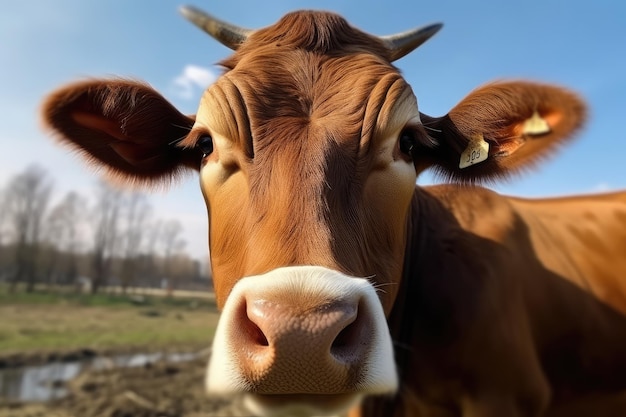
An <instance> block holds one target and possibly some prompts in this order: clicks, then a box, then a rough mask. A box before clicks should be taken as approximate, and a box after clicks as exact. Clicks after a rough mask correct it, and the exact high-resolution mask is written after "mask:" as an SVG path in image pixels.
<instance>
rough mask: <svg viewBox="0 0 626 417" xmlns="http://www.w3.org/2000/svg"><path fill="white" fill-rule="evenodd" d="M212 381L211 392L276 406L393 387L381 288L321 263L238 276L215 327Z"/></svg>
mask: <svg viewBox="0 0 626 417" xmlns="http://www.w3.org/2000/svg"><path fill="white" fill-rule="evenodd" d="M206 382H207V390H208V392H209V393H212V394H235V393H244V394H245V395H246V398H248V399H249V400H250V401H254V402H255V403H256V404H257V405H258V406H260V407H269V408H271V409H273V407H274V406H278V405H280V404H282V403H285V402H289V403H293V402H298V403H300V402H302V403H306V404H309V405H310V406H312V407H314V408H316V407H317V402H325V403H328V404H330V403H334V401H336V400H338V399H341V398H344V397H345V398H348V397H350V398H353V399H354V398H356V397H358V396H361V395H366V394H386V393H391V392H394V391H395V390H396V389H397V386H398V380H397V373H396V370H395V364H394V360H393V347H392V345H391V338H390V335H389V330H388V328H387V323H386V319H385V314H384V312H383V309H382V306H381V304H380V300H379V299H378V295H377V293H376V289H375V288H374V287H373V286H372V285H371V284H370V283H369V282H368V280H366V279H362V278H355V277H350V276H348V275H345V274H343V273H341V272H338V271H334V270H331V269H328V268H324V267H320V266H291V267H284V268H277V269H274V270H272V271H269V272H267V273H265V274H263V275H256V276H249V277H244V278H242V279H240V280H239V281H238V282H237V283H236V284H235V285H234V286H233V288H232V290H231V292H230V294H229V295H228V299H227V300H226V303H225V305H224V308H223V311H222V315H221V317H220V321H219V323H218V326H217V329H216V331H215V337H214V339H213V349H212V354H211V359H210V361H209V366H208V372H207V376H206ZM303 396H304V397H303ZM329 396H330V397H332V398H333V399H332V400H331V399H330V397H329ZM305 397H306V398H305ZM324 398H325V399H324ZM345 398H344V399H345ZM251 399H254V400H251ZM268 402H269V403H272V404H273V405H271V406H270V405H268ZM316 409H317V408H316ZM259 414H263V413H259ZM265 414H271V413H269V412H268V413H265Z"/></svg>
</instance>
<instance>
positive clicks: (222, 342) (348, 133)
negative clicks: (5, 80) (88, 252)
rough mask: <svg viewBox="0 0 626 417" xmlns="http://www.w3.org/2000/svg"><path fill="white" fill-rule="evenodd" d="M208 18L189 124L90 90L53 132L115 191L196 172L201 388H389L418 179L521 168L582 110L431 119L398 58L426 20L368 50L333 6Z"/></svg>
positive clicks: (306, 401)
mask: <svg viewBox="0 0 626 417" xmlns="http://www.w3.org/2000/svg"><path fill="white" fill-rule="evenodd" d="M207 19H208V18H207V17H206V16H202V15H200V17H198V16H197V15H194V17H193V20H194V21H195V22H196V23H199V24H200V25H201V26H203V27H207V28H208V30H209V32H211V33H212V34H213V35H214V36H217V37H218V38H221V39H220V40H221V41H223V42H224V40H225V39H226V41H225V42H224V43H226V44H228V45H229V46H231V47H234V49H236V52H235V54H234V55H233V56H232V57H231V58H229V59H228V60H226V61H225V62H224V63H223V64H224V66H225V68H226V71H225V73H224V75H223V76H222V77H221V78H220V79H219V80H218V81H217V82H216V83H215V84H214V85H213V86H211V87H210V88H209V89H208V90H207V91H206V92H205V94H204V95H203V97H202V100H201V103H200V106H199V108H198V111H197V115H196V116H195V117H189V116H185V115H183V114H181V113H179V112H178V111H177V110H176V109H174V108H173V107H172V106H171V104H170V103H168V102H167V101H166V100H165V99H164V98H163V97H162V96H160V95H159V94H158V93H157V92H156V91H154V90H153V89H151V88H150V87H148V86H146V85H145V84H141V83H138V82H134V81H125V80H121V79H112V80H89V81H85V82H79V83H75V84H71V85H68V86H66V87H64V88H61V89H59V90H58V91H56V92H55V93H53V94H51V95H50V96H49V97H48V99H47V101H46V103H45V104H44V108H43V115H44V120H45V122H46V124H47V126H48V127H49V128H50V129H51V130H53V131H54V132H55V133H57V134H58V136H59V137H60V139H61V140H62V141H63V142H64V143H66V144H69V145H71V146H73V147H74V148H75V149H78V150H80V151H81V152H82V153H83V154H84V155H86V159H87V160H88V161H89V163H90V164H99V165H100V166H101V167H105V168H106V169H107V170H108V172H110V173H113V174H114V176H115V178H117V179H118V180H119V179H121V180H123V181H125V182H131V183H135V184H136V183H138V182H140V183H141V182H148V183H155V182H167V181H170V180H171V179H172V177H175V176H176V174H177V173H178V172H180V171H181V170H182V169H189V168H191V169H195V170H199V173H200V181H201V187H202V192H203V194H204V196H205V199H206V203H207V207H208V211H209V216H210V248H211V262H212V267H213V274H214V277H213V278H214V282H215V290H216V295H217V300H218V304H219V306H220V307H221V308H222V309H223V314H222V317H221V318H220V323H219V326H218V330H217V332H216V336H215V340H214V346H213V355H212V358H211V363H210V366H209V372H208V374H207V381H208V386H209V390H210V391H212V392H222V393H223V392H228V393H245V394H246V395H247V399H248V403H249V404H250V405H251V407H252V408H253V410H254V411H256V412H258V413H259V414H263V415H278V414H281V413H283V414H285V415H297V414H298V413H300V414H303V413H308V414H330V413H336V412H338V411H339V410H342V409H344V408H346V407H348V406H349V405H350V404H353V403H355V402H356V401H358V400H359V398H361V397H362V396H364V395H367V394H374V393H389V392H393V391H395V390H396V388H397V386H398V381H397V375H396V371H395V367H394V359H393V349H392V343H391V338H390V335H389V331H388V328H387V325H386V321H385V315H386V314H388V313H389V312H390V310H391V309H392V307H393V304H394V299H395V298H396V297H397V292H398V289H399V281H400V280H401V279H420V277H419V276H415V277H401V274H402V266H403V262H404V258H405V250H404V245H405V240H406V239H407V233H409V232H410V233H419V232H420V231H418V230H415V229H411V230H408V229H407V228H406V225H407V221H408V216H409V213H410V216H412V217H411V223H419V224H426V221H419V222H413V220H416V219H415V217H416V216H419V215H420V211H419V208H418V207H417V202H419V199H418V197H416V196H417V194H414V187H415V180H416V176H417V174H418V173H419V172H420V171H421V170H422V169H424V168H428V167H430V166H434V167H436V168H437V169H439V170H440V171H441V172H443V173H444V174H445V175H447V176H449V177H451V178H460V179H466V180H475V179H482V178H487V177H497V176H502V175H506V174H508V173H510V172H514V171H515V170H517V169H519V168H523V167H525V166H528V165H529V164H531V163H532V162H534V161H536V160H538V159H539V158H541V157H542V156H544V155H545V154H546V153H547V152H548V151H550V150H552V149H554V148H555V146H556V145H558V144H559V143H561V142H562V141H563V140H565V139H566V138H568V137H570V136H571V133H572V132H574V131H575V130H576V129H577V128H578V127H579V126H580V125H581V123H582V120H583V116H584V105H583V103H582V102H581V101H580V100H579V99H578V98H577V97H576V96H575V95H574V94H572V93H570V92H568V91H565V90H563V89H560V88H558V87H553V86H547V85H541V84H532V83H526V82H511V83H496V84H491V85H487V86H485V87H483V88H481V89H478V90H476V91H474V92H472V93H471V94H470V95H469V96H468V97H467V98H466V99H464V100H463V101H461V102H460V103H459V104H458V105H457V106H456V107H455V108H453V109H452V110H451V111H450V112H449V113H448V114H447V115H445V116H443V117H441V118H431V117H428V116H426V115H424V114H421V113H419V112H418V109H417V104H416V100H415V97H414V96H413V93H412V92H411V89H410V87H409V86H408V85H407V84H406V83H405V81H404V79H403V78H402V77H401V76H400V75H399V73H398V71H397V70H396V69H395V67H393V65H392V64H391V61H393V60H394V59H397V58H399V57H401V56H402V55H404V54H406V53H408V52H409V51H410V50H411V49H413V48H414V47H416V46H418V45H419V44H420V43H422V42H423V41H424V40H426V39H427V38H428V37H429V36H430V35H432V34H433V33H434V31H436V30H437V29H438V26H436V25H435V26H431V27H429V28H427V29H426V30H418V31H414V32H411V33H409V34H408V35H407V34H403V35H402V36H399V37H396V36H393V37H388V38H383V39H379V38H375V37H372V36H369V35H367V34H364V33H363V32H360V31H358V30H355V29H353V28H351V27H350V26H349V25H348V24H347V23H346V22H345V21H344V20H343V19H341V18H339V17H338V16H335V15H331V14H326V13H315V12H300V13H294V14H290V15H288V16H287V17H285V18H284V19H283V20H281V21H280V22H279V23H277V24H276V25H274V26H272V27H270V28H268V29H263V30H259V31H256V32H254V33H251V32H250V31H244V32H241V33H239V34H238V33H231V31H230V30H231V29H232V27H222V26H220V24H219V22H215V21H214V20H211V19H208V20H207ZM224 33H226V35H224ZM216 34H218V35H216ZM420 119H421V120H420ZM425 126H427V131H428V135H427V134H426V130H425ZM181 138H182V140H181ZM477 146H478V148H477ZM486 147H488V151H486V150H485V149H486ZM476 152H485V153H484V154H482V155H481V162H479V163H476V164H474V165H472V164H469V165H467V161H465V158H466V157H467V155H470V154H472V153H476ZM473 162H475V161H473ZM422 220H423V219H422ZM426 220H427V219H426ZM407 259H408V257H407Z"/></svg>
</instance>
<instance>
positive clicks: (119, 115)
mask: <svg viewBox="0 0 626 417" xmlns="http://www.w3.org/2000/svg"><path fill="white" fill-rule="evenodd" d="M42 115H43V122H44V126H45V127H46V128H48V129H50V130H52V131H53V132H54V133H56V135H57V136H58V137H59V139H60V141H61V142H62V143H64V144H68V145H70V146H71V147H72V148H74V149H75V150H78V151H79V153H81V154H82V155H83V156H84V157H85V159H87V161H88V162H89V163H90V164H95V165H96V166H97V167H101V168H105V170H106V172H107V173H108V174H111V175H110V176H112V177H113V178H114V179H116V180H121V181H122V182H124V183H139V184H140V185H143V184H157V183H162V182H164V181H165V182H167V181H171V180H172V179H173V178H175V177H176V176H177V175H178V174H180V173H181V172H182V171H184V169H185V168H196V169H197V168H198V167H199V166H200V159H201V154H200V153H199V152H198V151H197V150H195V149H184V148H181V147H178V146H177V144H178V142H180V140H182V139H183V138H185V137H186V136H187V134H188V133H189V130H190V129H191V127H192V125H193V123H194V118H193V117H189V116H185V115H183V114H181V113H180V112H178V110H176V109H175V108H174V107H173V106H172V105H171V104H170V103H169V102H168V101H167V100H166V99H165V98H163V97H162V96H161V95H160V94H159V93H157V92H156V91H155V90H154V89H152V88H151V87H149V86H147V85H145V84H142V83H139V82H135V81H128V80H119V79H112V80H90V81H85V82H79V83H75V84H70V85H68V86H66V87H63V88H61V89H59V90H57V91H55V92H53V93H52V94H50V95H49V96H48V97H47V98H46V100H45V102H44V105H43V109H42Z"/></svg>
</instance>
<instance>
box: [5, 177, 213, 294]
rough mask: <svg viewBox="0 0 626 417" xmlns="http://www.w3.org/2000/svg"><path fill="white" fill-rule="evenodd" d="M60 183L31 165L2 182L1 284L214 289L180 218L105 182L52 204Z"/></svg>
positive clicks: (12, 286) (30, 288)
mask: <svg viewBox="0 0 626 417" xmlns="http://www.w3.org/2000/svg"><path fill="white" fill-rule="evenodd" d="M53 190H54V181H53V179H51V176H50V173H49V172H47V171H46V170H45V169H43V168H42V167H40V166H36V165H34V166H29V167H28V168H26V169H25V170H24V171H23V172H20V173H18V174H16V175H15V176H13V177H12V178H10V179H9V180H8V181H7V182H6V184H4V185H2V184H0V281H5V282H6V283H8V286H9V290H11V291H14V290H15V289H16V288H17V286H18V284H24V287H25V289H26V291H33V290H34V289H35V287H36V285H38V284H46V285H49V286H55V285H70V286H79V285H82V286H83V287H88V288H89V291H91V292H92V293H96V292H98V291H100V290H101V289H102V288H103V287H106V286H112V285H115V286H120V287H121V288H122V289H123V290H124V291H125V290H126V289H127V288H130V287H167V288H168V289H173V288H182V287H186V288H193V287H197V288H203V289H208V288H209V284H208V283H207V278H208V275H207V274H208V273H207V271H206V268H205V267H203V265H204V264H203V262H200V261H198V260H195V259H192V258H191V257H190V256H189V255H188V254H187V253H186V252H185V246H186V242H185V240H184V239H183V238H182V233H183V227H182V225H181V223H180V222H179V221H178V220H176V219H159V218H155V216H154V212H153V209H152V206H151V205H150V202H149V199H148V197H147V195H145V194H143V193H140V192H137V191H132V192H131V191H128V190H123V189H120V188H117V187H114V186H112V185H110V184H109V183H107V182H105V181H100V182H98V183H97V184H96V186H95V189H94V193H93V195H92V196H89V197H88V196H84V195H81V194H79V193H78V192H75V191H70V192H68V193H67V194H66V195H65V196H63V197H62V198H61V199H60V200H59V201H58V202H57V203H55V204H52V197H53Z"/></svg>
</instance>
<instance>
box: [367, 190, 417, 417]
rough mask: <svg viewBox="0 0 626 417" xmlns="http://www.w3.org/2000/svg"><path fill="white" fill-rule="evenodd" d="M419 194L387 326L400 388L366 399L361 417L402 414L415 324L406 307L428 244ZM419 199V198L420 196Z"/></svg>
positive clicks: (413, 204) (409, 221) (409, 220)
mask: <svg viewBox="0 0 626 417" xmlns="http://www.w3.org/2000/svg"><path fill="white" fill-rule="evenodd" d="M420 195H421V191H420V189H419V188H417V187H416V189H415V192H414V194H413V199H412V201H411V207H410V208H409V215H408V216H407V225H406V228H407V235H406V245H405V252H404V263H403V270H402V278H401V280H400V287H399V288H398V295H397V297H396V299H395V301H394V305H393V308H392V310H391V313H390V314H389V317H388V319H387V323H388V326H389V331H390V332H391V338H392V341H393V345H394V354H395V361H396V369H397V371H398V377H399V380H400V388H399V390H398V393H397V394H396V396H395V397H371V398H368V399H367V400H366V401H365V403H364V407H363V417H369V416H372V417H373V416H395V415H404V414H403V412H402V410H401V409H402V395H403V391H405V390H406V387H405V386H404V385H403V381H406V379H407V373H408V372H410V369H411V368H410V361H411V353H412V352H411V348H410V346H411V342H412V340H411V338H412V336H413V330H414V325H415V317H413V315H412V314H407V312H408V311H409V310H410V306H411V305H413V304H414V303H415V300H414V299H413V295H414V294H415V293H416V291H418V290H419V287H420V282H419V276H420V274H419V265H420V264H421V261H420V259H419V256H420V254H422V253H426V251H425V248H426V245H427V241H428V236H427V231H428V227H427V224H426V220H427V219H426V218H425V217H427V216H421V215H420V214H422V212H425V211H426V210H424V207H421V206H420V203H421V202H423V199H422V198H420ZM422 197H423V196H422Z"/></svg>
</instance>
